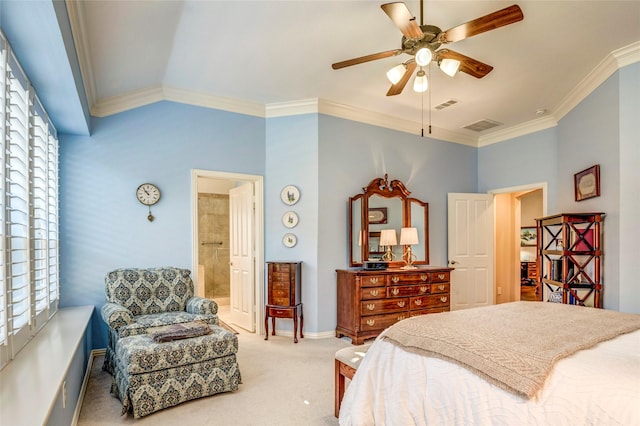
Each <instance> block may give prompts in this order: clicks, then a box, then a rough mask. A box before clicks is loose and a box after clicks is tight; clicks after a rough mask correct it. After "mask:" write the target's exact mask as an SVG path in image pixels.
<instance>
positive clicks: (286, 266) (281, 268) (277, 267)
mask: <svg viewBox="0 0 640 426" xmlns="http://www.w3.org/2000/svg"><path fill="white" fill-rule="evenodd" d="M271 268H272V271H273V272H284V273H286V274H287V277H288V276H289V273H290V272H291V264H290V263H276V262H274V263H271Z"/></svg>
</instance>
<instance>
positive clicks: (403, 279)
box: [389, 272, 429, 285]
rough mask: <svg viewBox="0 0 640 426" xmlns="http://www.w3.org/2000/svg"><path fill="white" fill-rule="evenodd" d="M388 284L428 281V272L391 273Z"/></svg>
mask: <svg viewBox="0 0 640 426" xmlns="http://www.w3.org/2000/svg"><path fill="white" fill-rule="evenodd" d="M389 281H390V282H389V285H393V284H420V283H423V284H424V283H428V282H429V273H428V272H421V273H415V274H406V273H404V274H391V276H390V277H389Z"/></svg>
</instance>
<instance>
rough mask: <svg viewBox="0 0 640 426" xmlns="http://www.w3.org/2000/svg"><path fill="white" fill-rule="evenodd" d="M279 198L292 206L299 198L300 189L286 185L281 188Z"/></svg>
mask: <svg viewBox="0 0 640 426" xmlns="http://www.w3.org/2000/svg"><path fill="white" fill-rule="evenodd" d="M280 199H281V200H282V202H283V203H285V204H287V205H289V206H292V205H294V204H295V203H297V202H298V200H299V199H300V191H299V190H298V188H296V187H295V186H294V185H287V186H285V187H284V188H283V189H282V192H281V193H280Z"/></svg>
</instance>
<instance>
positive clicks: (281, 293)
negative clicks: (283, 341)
mask: <svg viewBox="0 0 640 426" xmlns="http://www.w3.org/2000/svg"><path fill="white" fill-rule="evenodd" d="M301 272H302V262H267V306H266V309H265V317H264V328H265V338H264V340H268V339H269V317H271V328H272V331H271V335H272V336H275V334H276V318H291V319H293V341H294V342H295V343H298V336H297V331H298V317H299V318H300V337H301V338H303V337H304V335H303V334H302V327H303V325H304V322H303V321H304V316H303V314H302V298H301V287H302V286H301V275H302V273H301Z"/></svg>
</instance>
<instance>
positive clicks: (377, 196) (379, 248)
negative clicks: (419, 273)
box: [349, 174, 429, 267]
mask: <svg viewBox="0 0 640 426" xmlns="http://www.w3.org/2000/svg"><path fill="white" fill-rule="evenodd" d="M362 190H363V193H362V194H357V195H355V196H353V197H350V198H349V266H362V263H363V261H365V260H387V258H386V257H385V256H389V255H385V252H386V249H387V247H386V246H385V245H383V244H382V243H384V242H385V241H384V238H385V236H384V235H383V234H384V233H383V231H388V230H394V231H395V238H396V244H395V245H392V246H390V248H391V254H390V256H391V260H390V261H389V266H390V267H400V266H402V265H404V261H403V259H402V256H403V254H404V250H406V247H405V246H403V245H400V235H401V229H402V228H416V230H417V234H418V243H417V244H413V245H411V250H412V252H413V255H414V256H415V262H414V263H415V264H416V265H426V264H428V263H429V204H428V203H425V202H423V201H420V200H418V199H417V198H411V197H410V196H409V195H410V194H411V192H410V191H409V190H407V188H406V187H405V186H404V184H403V183H402V182H401V181H399V180H392V181H389V180H388V176H387V175H386V174H385V175H384V178H376V179H373V180H372V181H371V182H370V183H369V185H368V186H366V187H364V188H362Z"/></svg>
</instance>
